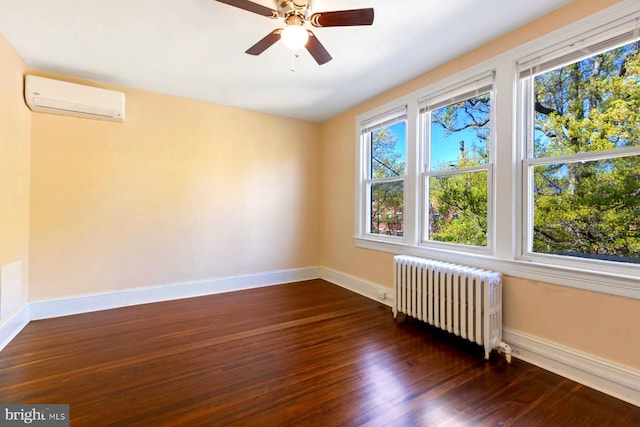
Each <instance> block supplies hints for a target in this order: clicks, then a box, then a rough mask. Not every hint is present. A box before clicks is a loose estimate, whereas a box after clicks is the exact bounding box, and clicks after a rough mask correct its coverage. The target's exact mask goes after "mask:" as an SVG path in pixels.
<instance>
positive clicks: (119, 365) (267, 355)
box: [0, 280, 640, 427]
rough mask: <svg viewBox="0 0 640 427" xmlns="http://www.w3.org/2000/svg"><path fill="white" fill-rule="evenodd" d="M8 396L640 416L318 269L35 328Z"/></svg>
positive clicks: (402, 422) (250, 418) (173, 407)
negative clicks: (493, 353) (301, 276)
mask: <svg viewBox="0 0 640 427" xmlns="http://www.w3.org/2000/svg"><path fill="white" fill-rule="evenodd" d="M0 402H1V403H49V404H51V403H67V404H70V405H71V425H72V426H109V425H113V426H162V425H167V426H179V425H185V426H201V425H202V426H218V425H247V426H253V425H255V426H286V425H291V426H305V425H309V426H316V425H317V426H323V427H324V426H334V425H335V426H356V425H357V426H360V425H368V426H382V425H389V426H419V425H424V426H453V425H462V426H479V425H480V426H484V425H486V426H507V425H517V426H521V425H522V426H581V425H584V426H607V425H609V426H640V408H639V407H636V406H633V405H630V404H627V403H625V402H622V401H620V400H617V399H614V398H612V397H610V396H607V395H605V394H602V393H599V392H597V391H594V390H592V389H589V388H587V387H584V386H582V385H580V384H577V383H574V382H572V381H569V380H567V379H564V378H562V377H560V376H557V375H554V374H552V373H549V372H547V371H544V370H542V369H539V368H536V367H534V366H532V365H530V364H527V363H525V362H522V361H519V360H517V359H516V360H514V361H513V364H511V365H506V364H505V362H504V361H503V360H502V359H501V358H498V357H495V358H492V360H491V361H490V362H485V361H484V359H483V351H482V349H481V348H480V347H479V346H476V345H473V344H471V343H468V342H465V341H464V340H461V339H459V338H457V337H452V336H450V335H448V334H446V333H442V332H440V331H438V330H436V329H434V328H431V327H428V326H427V325H424V324H422V323H420V322H417V321H412V320H411V319H410V320H409V321H408V322H405V323H396V322H395V321H394V320H393V316H392V315H391V312H390V309H389V308H388V307H385V306H383V305H381V304H379V303H376V302H375V301H371V300H369V299H367V298H364V297H362V296H359V295H357V294H354V293H352V292H349V291H347V290H344V289H342V288H340V287H338V286H334V285H332V284H329V283H327V282H324V281H321V280H312V281H308V282H300V283H294V284H286V285H279V286H272V287H267V288H259V289H253V290H248V291H241V292H233V293H228V294H220V295H213V296H206V297H200V298H192V299H184V300H177V301H170V302H163V303H156V304H147V305H140V306H135V307H127V308H122V309H117V310H108V311H102V312H96V313H88V314H81V315H76V316H68V317H63V318H57V319H48V320H40V321H35V322H32V323H30V324H29V325H28V326H27V327H26V328H25V329H24V330H23V331H22V332H21V333H20V334H19V335H18V337H16V338H15V339H14V341H13V342H11V343H10V344H9V345H8V346H7V347H6V348H5V349H4V350H3V351H2V352H0Z"/></svg>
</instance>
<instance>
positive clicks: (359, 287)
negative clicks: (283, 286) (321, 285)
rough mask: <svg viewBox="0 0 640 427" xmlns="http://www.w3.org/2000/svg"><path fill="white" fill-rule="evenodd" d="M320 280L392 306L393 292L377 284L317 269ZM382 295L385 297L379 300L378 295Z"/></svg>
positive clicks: (328, 269) (330, 270) (329, 270)
mask: <svg viewBox="0 0 640 427" xmlns="http://www.w3.org/2000/svg"><path fill="white" fill-rule="evenodd" d="M318 271H319V274H320V278H321V279H323V280H326V281H327V282H331V283H333V284H334V285H338V286H341V287H343V288H345V289H348V290H350V291H352V292H355V293H357V294H360V295H362V296H365V297H367V298H370V299H372V300H374V301H378V302H381V303H383V304H386V305H388V306H392V305H393V298H394V295H393V290H392V289H389V288H387V287H384V286H382V285H379V284H377V283H373V282H369V281H367V280H364V279H360V278H359V277H355V276H351V275H350V274H346V273H342V272H340V271H337V270H333V269H331V268H326V267H320V268H318ZM381 292H382V293H384V295H385V297H384V298H381V297H380V293H381Z"/></svg>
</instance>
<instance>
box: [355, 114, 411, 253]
mask: <svg viewBox="0 0 640 427" xmlns="http://www.w3.org/2000/svg"><path fill="white" fill-rule="evenodd" d="M403 121H404V122H405V126H406V128H407V129H406V130H407V131H408V128H409V125H408V115H407V105H400V106H396V107H394V108H391V109H388V110H386V111H384V112H382V113H380V114H375V115H373V116H372V117H370V118H368V119H366V120H363V121H362V122H360V123H359V126H358V130H359V132H358V147H359V148H360V150H359V157H360V160H361V161H360V167H359V168H358V169H359V174H358V175H359V177H358V178H357V183H356V188H358V189H359V190H358V194H359V197H357V198H356V199H357V200H358V206H356V212H358V214H357V215H358V218H357V220H356V235H359V236H362V237H363V238H367V239H372V240H376V241H383V242H385V241H386V242H405V241H406V231H405V230H406V223H405V218H406V214H405V212H404V209H403V214H402V216H403V226H402V227H403V235H402V236H390V235H386V234H377V233H372V232H371V194H372V190H371V189H372V187H373V185H374V184H377V183H386V182H402V185H403V206H406V204H407V191H406V190H407V167H408V165H407V159H406V157H405V173H404V175H402V176H399V177H387V178H372V175H373V173H372V170H371V134H372V133H373V132H375V131H376V130H378V129H381V128H383V127H385V126H391V125H394V124H396V123H400V122H403ZM404 143H405V153H406V152H408V150H409V143H408V136H407V138H406V140H405V141H404Z"/></svg>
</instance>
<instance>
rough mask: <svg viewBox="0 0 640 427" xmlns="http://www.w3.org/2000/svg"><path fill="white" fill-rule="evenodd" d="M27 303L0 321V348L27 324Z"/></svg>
mask: <svg viewBox="0 0 640 427" xmlns="http://www.w3.org/2000/svg"><path fill="white" fill-rule="evenodd" d="M29 320H30V319H29V304H28V303H27V304H24V305H23V306H22V307H20V308H18V309H16V310H14V312H13V313H11V314H10V315H9V316H7V318H6V319H4V320H2V321H1V322H0V350H2V349H3V348H5V347H6V346H7V344H9V343H10V342H11V340H13V339H14V338H15V337H16V335H18V334H19V333H20V331H21V330H22V328H24V327H25V326H27V324H29Z"/></svg>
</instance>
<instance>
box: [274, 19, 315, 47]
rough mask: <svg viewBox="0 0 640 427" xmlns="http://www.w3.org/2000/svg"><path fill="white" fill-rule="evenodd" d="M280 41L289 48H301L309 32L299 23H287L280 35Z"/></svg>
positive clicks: (307, 38) (305, 42)
mask: <svg viewBox="0 0 640 427" xmlns="http://www.w3.org/2000/svg"><path fill="white" fill-rule="evenodd" d="M280 38H281V39H282V42H283V43H284V45H285V46H286V47H288V48H289V49H291V50H298V49H302V48H303V47H304V46H305V45H306V44H307V41H308V40H309V34H308V33H307V30H305V29H304V27H302V26H300V25H288V26H287V27H285V29H284V30H282V34H281V35H280Z"/></svg>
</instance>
